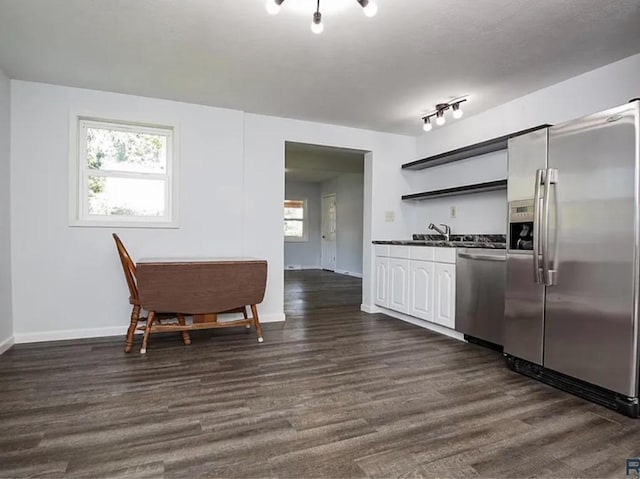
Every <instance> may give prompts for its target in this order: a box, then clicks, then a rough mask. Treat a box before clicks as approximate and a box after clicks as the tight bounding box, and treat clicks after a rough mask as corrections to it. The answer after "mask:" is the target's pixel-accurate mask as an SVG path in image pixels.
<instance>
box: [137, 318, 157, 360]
mask: <svg viewBox="0 0 640 479" xmlns="http://www.w3.org/2000/svg"><path fill="white" fill-rule="evenodd" d="M154 319H156V313H155V311H149V316H148V317H147V325H146V326H145V328H144V336H143V338H142V348H140V354H146V353H147V342H148V341H149V334H151V326H153V320H154Z"/></svg>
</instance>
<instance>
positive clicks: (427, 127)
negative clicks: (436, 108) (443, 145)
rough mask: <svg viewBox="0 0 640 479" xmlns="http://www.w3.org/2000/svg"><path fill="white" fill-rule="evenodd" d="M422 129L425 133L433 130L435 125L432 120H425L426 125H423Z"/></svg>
mask: <svg viewBox="0 0 640 479" xmlns="http://www.w3.org/2000/svg"><path fill="white" fill-rule="evenodd" d="M422 129H423V130H424V131H431V130H433V125H432V124H431V120H430V119H429V118H425V119H424V125H422Z"/></svg>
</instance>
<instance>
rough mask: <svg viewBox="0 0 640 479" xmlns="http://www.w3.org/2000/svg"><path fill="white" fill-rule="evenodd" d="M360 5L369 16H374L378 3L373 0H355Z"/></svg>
mask: <svg viewBox="0 0 640 479" xmlns="http://www.w3.org/2000/svg"><path fill="white" fill-rule="evenodd" d="M357 1H358V3H359V4H360V6H361V7H362V8H363V9H364V14H365V15H366V16H367V17H369V18H371V17H375V16H376V13H378V5H377V4H376V2H374V1H373V0H357Z"/></svg>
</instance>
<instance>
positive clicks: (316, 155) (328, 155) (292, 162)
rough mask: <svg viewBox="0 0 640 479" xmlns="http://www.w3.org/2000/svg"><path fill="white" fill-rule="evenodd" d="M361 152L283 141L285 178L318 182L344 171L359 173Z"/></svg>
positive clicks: (362, 160)
mask: <svg viewBox="0 0 640 479" xmlns="http://www.w3.org/2000/svg"><path fill="white" fill-rule="evenodd" d="M364 154H365V152H364V151H360V150H350V149H347V148H336V147H332V146H322V145H309V144H305V143H293V142H287V143H285V155H284V166H285V169H284V174H285V178H286V180H287V181H294V182H298V183H322V182H324V181H328V180H331V179H333V178H336V177H338V176H340V175H343V174H345V173H363V172H364Z"/></svg>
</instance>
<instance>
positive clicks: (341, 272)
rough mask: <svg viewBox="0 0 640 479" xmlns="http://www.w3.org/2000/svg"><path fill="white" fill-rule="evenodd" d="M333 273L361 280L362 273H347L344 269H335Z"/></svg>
mask: <svg viewBox="0 0 640 479" xmlns="http://www.w3.org/2000/svg"><path fill="white" fill-rule="evenodd" d="M334 273H338V274H344V275H345V276H353V277H354V278H362V273H354V272H353V271H347V270H344V269H336V270H335V271H334Z"/></svg>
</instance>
